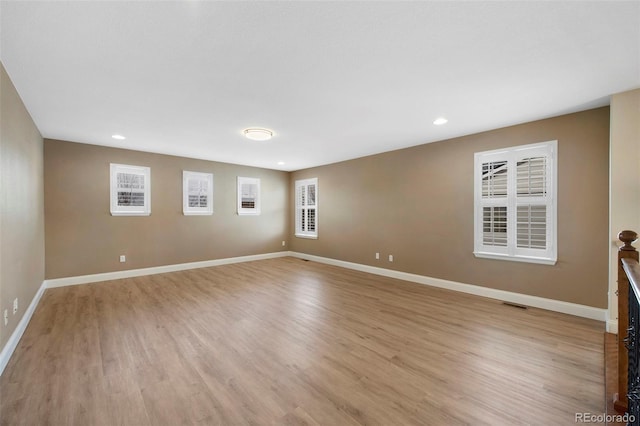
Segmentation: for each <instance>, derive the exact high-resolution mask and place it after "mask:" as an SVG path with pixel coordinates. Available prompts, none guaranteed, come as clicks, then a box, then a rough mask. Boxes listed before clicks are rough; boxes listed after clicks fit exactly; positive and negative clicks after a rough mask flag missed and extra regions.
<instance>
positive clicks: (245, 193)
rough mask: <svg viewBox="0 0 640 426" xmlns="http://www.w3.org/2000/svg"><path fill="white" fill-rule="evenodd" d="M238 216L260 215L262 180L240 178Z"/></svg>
mask: <svg viewBox="0 0 640 426" xmlns="http://www.w3.org/2000/svg"><path fill="white" fill-rule="evenodd" d="M238 214H239V215H259V214H260V179H258V178H248V177H238Z"/></svg>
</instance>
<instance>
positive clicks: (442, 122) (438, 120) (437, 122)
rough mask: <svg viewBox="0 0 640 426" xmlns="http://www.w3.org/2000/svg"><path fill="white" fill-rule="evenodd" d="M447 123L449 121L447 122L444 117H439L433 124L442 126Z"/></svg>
mask: <svg viewBox="0 0 640 426" xmlns="http://www.w3.org/2000/svg"><path fill="white" fill-rule="evenodd" d="M447 121H449V120H447V119H446V118H444V117H438V118H436V119H435V120H433V124H435V125H436V126H442V125H443V124H446V123H447Z"/></svg>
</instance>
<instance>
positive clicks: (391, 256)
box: [389, 254, 393, 262]
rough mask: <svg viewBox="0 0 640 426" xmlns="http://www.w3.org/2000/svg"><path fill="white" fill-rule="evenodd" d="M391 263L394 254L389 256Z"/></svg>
mask: <svg viewBox="0 0 640 426" xmlns="http://www.w3.org/2000/svg"><path fill="white" fill-rule="evenodd" d="M389 262H393V255H392V254H390V255H389Z"/></svg>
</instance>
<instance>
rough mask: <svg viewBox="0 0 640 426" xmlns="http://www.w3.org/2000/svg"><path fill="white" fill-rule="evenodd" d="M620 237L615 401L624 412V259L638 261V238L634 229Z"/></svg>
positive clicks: (626, 293)
mask: <svg viewBox="0 0 640 426" xmlns="http://www.w3.org/2000/svg"><path fill="white" fill-rule="evenodd" d="M618 239H619V240H620V241H622V243H623V245H622V246H621V247H620V248H619V249H618V291H617V294H618V395H617V397H616V399H615V401H614V403H613V405H614V408H615V409H616V411H618V412H620V413H624V412H626V411H627V409H628V401H627V386H628V385H627V381H628V367H629V358H628V354H627V348H626V347H625V344H624V338H625V337H626V336H627V334H628V329H629V279H628V278H627V274H626V273H625V271H624V267H623V259H633V260H635V261H636V264H637V262H638V251H637V250H636V249H635V247H633V246H632V245H631V244H632V243H633V242H634V241H636V240H637V239H638V234H637V233H635V232H634V231H629V230H626V231H622V232H620V233H619V234H618Z"/></svg>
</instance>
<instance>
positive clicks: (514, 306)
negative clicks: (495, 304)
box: [502, 302, 527, 309]
mask: <svg viewBox="0 0 640 426" xmlns="http://www.w3.org/2000/svg"><path fill="white" fill-rule="evenodd" d="M502 304H503V305H507V306H511V307H512V308H519V309H527V307H526V306H524V305H518V304H517V303H511V302H502Z"/></svg>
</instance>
